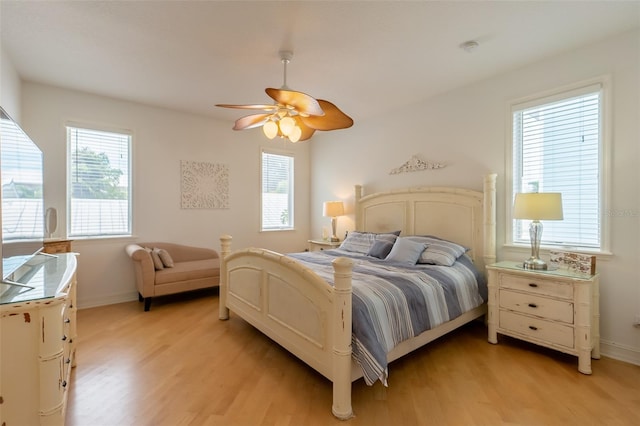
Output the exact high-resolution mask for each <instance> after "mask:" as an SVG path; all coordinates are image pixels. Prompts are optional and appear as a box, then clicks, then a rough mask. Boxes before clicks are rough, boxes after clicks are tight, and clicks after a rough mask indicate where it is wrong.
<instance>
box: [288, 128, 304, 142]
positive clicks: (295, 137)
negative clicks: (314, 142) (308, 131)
mask: <svg viewBox="0 0 640 426" xmlns="http://www.w3.org/2000/svg"><path fill="white" fill-rule="evenodd" d="M300 136H302V129H301V128H300V127H298V126H293V129H292V130H291V133H289V140H290V141H291V142H293V143H296V142H298V141H299V140H300Z"/></svg>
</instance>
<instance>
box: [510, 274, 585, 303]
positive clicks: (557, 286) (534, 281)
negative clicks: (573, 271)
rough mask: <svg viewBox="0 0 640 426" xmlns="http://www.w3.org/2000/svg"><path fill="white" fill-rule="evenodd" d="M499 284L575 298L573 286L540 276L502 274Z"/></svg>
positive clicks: (536, 292) (516, 288)
mask: <svg viewBox="0 0 640 426" xmlns="http://www.w3.org/2000/svg"><path fill="white" fill-rule="evenodd" d="M499 285H500V287H501V288H511V289H514V290H521V291H526V292H528V293H535V294H541V295H543V296H553V297H561V298H563V299H573V286H572V285H571V284H568V283H563V282H557V281H551V280H548V279H546V280H545V279H542V278H538V277H533V276H532V277H525V276H520V275H511V274H500V282H499Z"/></svg>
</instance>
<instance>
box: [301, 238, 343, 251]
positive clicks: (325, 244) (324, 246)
mask: <svg viewBox="0 0 640 426" xmlns="http://www.w3.org/2000/svg"><path fill="white" fill-rule="evenodd" d="M307 242H308V243H309V251H319V250H329V249H334V248H338V247H340V244H342V243H341V242H340V241H329V240H327V241H325V240H308V241H307Z"/></svg>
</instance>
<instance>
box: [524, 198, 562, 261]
mask: <svg viewBox="0 0 640 426" xmlns="http://www.w3.org/2000/svg"><path fill="white" fill-rule="evenodd" d="M513 217H514V218H516V219H528V220H531V221H532V222H531V224H530V225H529V237H530V238H531V257H530V258H529V259H527V260H525V261H524V263H523V264H522V267H523V268H524V269H536V270H546V269H547V264H546V262H544V261H543V260H542V259H540V256H539V254H540V240H541V239H542V223H540V221H541V220H562V194H560V193H559V192H532V193H520V194H516V198H515V201H514V202H513Z"/></svg>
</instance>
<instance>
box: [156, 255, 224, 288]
mask: <svg viewBox="0 0 640 426" xmlns="http://www.w3.org/2000/svg"><path fill="white" fill-rule="evenodd" d="M219 276H220V259H205V260H191V261H188V262H175V263H174V266H173V268H165V269H162V270H160V271H156V280H155V283H156V285H157V284H169V283H175V282H179V281H188V280H197V279H202V278H211V277H219Z"/></svg>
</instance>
